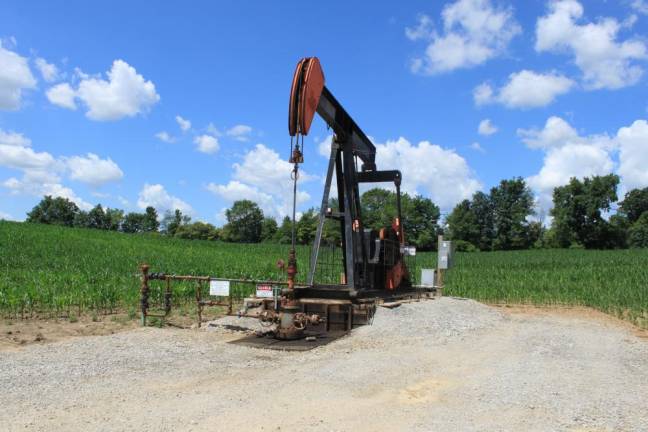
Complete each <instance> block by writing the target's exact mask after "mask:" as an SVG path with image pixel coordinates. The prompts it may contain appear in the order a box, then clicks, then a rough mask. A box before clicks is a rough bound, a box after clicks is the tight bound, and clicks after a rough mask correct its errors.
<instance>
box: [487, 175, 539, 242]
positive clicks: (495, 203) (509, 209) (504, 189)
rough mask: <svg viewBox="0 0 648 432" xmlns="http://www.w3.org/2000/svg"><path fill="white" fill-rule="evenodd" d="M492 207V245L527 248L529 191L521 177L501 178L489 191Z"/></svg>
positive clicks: (530, 209) (531, 197)
mask: <svg viewBox="0 0 648 432" xmlns="http://www.w3.org/2000/svg"><path fill="white" fill-rule="evenodd" d="M490 201H491V205H492V209H493V231H494V237H493V249H495V250H511V249H527V248H529V247H530V246H531V244H532V242H530V237H529V222H528V221H527V217H528V216H531V215H533V213H534V212H533V194H532V193H531V190H530V189H529V188H528V187H527V185H526V183H525V182H524V180H523V179H522V178H521V177H518V178H514V179H511V180H502V181H501V182H500V184H499V185H498V186H497V187H494V188H492V189H491V191H490Z"/></svg>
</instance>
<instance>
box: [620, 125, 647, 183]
mask: <svg viewBox="0 0 648 432" xmlns="http://www.w3.org/2000/svg"><path fill="white" fill-rule="evenodd" d="M616 140H617V144H618V146H619V175H621V177H622V179H623V183H624V187H625V188H626V189H627V190H630V189H632V188H643V187H647V186H648V122H646V120H637V121H635V122H634V123H632V125H630V126H628V127H623V128H621V129H619V131H618V133H617V138H616Z"/></svg>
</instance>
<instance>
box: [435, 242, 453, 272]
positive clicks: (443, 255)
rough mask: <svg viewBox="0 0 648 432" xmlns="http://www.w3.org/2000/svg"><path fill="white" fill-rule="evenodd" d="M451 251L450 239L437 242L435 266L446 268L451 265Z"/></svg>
mask: <svg viewBox="0 0 648 432" xmlns="http://www.w3.org/2000/svg"><path fill="white" fill-rule="evenodd" d="M452 253H453V245H452V242H451V241H447V240H443V241H442V242H439V254H438V262H437V267H438V268H439V269H442V270H447V269H449V268H450V267H452Z"/></svg>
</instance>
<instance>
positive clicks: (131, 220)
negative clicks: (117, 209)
mask: <svg viewBox="0 0 648 432" xmlns="http://www.w3.org/2000/svg"><path fill="white" fill-rule="evenodd" d="M145 219H146V215H145V214H144V213H135V212H131V213H128V214H127V215H126V216H124V221H123V222H122V226H121V230H122V231H123V232H125V233H140V232H144V221H145Z"/></svg>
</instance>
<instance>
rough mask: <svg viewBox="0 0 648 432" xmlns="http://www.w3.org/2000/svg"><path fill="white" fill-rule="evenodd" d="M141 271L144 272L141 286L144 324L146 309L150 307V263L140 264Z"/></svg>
mask: <svg viewBox="0 0 648 432" xmlns="http://www.w3.org/2000/svg"><path fill="white" fill-rule="evenodd" d="M140 271H141V272H142V285H141V287H140V308H141V311H142V326H145V325H146V311H147V309H148V299H149V286H148V271H149V266H148V264H142V265H141V266H140Z"/></svg>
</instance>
